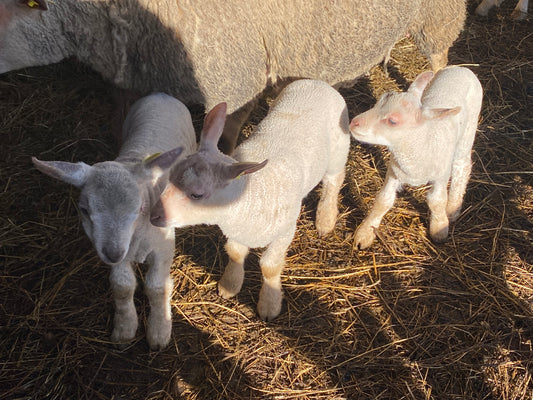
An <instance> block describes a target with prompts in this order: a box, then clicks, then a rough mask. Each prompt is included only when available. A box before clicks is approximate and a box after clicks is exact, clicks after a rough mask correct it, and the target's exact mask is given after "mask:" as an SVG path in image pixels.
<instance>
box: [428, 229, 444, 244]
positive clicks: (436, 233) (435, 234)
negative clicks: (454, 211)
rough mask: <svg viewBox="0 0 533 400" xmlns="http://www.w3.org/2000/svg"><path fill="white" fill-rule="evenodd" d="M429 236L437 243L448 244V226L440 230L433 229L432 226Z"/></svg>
mask: <svg viewBox="0 0 533 400" xmlns="http://www.w3.org/2000/svg"><path fill="white" fill-rule="evenodd" d="M429 235H430V236H431V240H433V242H435V243H444V242H446V241H447V240H448V225H446V226H443V227H440V228H434V227H433V228H431V226H430V232H429Z"/></svg>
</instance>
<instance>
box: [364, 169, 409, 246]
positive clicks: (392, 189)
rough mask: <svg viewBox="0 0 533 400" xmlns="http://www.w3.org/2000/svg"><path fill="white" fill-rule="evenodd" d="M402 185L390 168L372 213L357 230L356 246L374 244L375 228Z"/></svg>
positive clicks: (390, 206)
mask: <svg viewBox="0 0 533 400" xmlns="http://www.w3.org/2000/svg"><path fill="white" fill-rule="evenodd" d="M400 186H401V184H400V181H399V180H398V179H397V178H396V177H395V176H394V174H393V173H392V172H391V170H390V169H389V170H388V171H387V175H386V176H385V184H384V185H383V188H382V189H381V190H380V191H379V193H378V195H377V196H376V200H375V201H374V205H373V206H372V209H371V210H370V213H369V214H368V215H367V217H366V218H365V219H364V221H363V222H362V223H361V225H359V227H358V228H357V230H356V231H355V236H354V244H355V247H358V248H360V249H365V248H367V247H368V246H370V245H371V244H372V242H373V241H374V239H375V237H376V233H375V230H376V229H377V228H378V227H379V224H380V223H381V220H382V219H383V217H384V216H385V214H386V213H387V211H389V210H390V209H391V208H392V206H393V205H394V200H395V199H396V192H397V190H398V189H399V188H400Z"/></svg>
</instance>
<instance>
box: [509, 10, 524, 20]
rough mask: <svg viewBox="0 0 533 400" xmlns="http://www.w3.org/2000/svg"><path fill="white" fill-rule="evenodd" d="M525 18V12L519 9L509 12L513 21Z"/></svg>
mask: <svg viewBox="0 0 533 400" xmlns="http://www.w3.org/2000/svg"><path fill="white" fill-rule="evenodd" d="M526 18H527V13H525V12H523V11H520V10H514V11H513V12H512V13H511V19H514V20H515V21H523V20H525V19H526Z"/></svg>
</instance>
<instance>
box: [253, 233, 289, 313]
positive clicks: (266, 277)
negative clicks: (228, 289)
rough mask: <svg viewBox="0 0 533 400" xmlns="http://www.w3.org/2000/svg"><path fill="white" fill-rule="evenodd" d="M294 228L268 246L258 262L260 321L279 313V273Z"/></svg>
mask: <svg viewBox="0 0 533 400" xmlns="http://www.w3.org/2000/svg"><path fill="white" fill-rule="evenodd" d="M295 231H296V226H294V228H293V229H292V230H291V233H290V234H289V235H286V236H283V237H280V238H278V239H276V240H274V241H273V242H272V243H270V244H269V245H268V247H267V248H266V250H265V252H264V253H263V255H262V256H261V259H260V260H259V265H260V266H261V272H262V274H263V284H262V286H261V291H260V292H259V301H258V303H257V312H258V313H259V316H260V317H261V319H263V320H265V321H272V320H273V319H274V318H276V317H277V316H278V315H279V313H280V312H281V303H282V299H283V293H282V291H281V271H282V270H283V266H284V265H285V255H286V254H287V249H288V248H289V246H290V244H291V242H292V238H293V237H294V232H295Z"/></svg>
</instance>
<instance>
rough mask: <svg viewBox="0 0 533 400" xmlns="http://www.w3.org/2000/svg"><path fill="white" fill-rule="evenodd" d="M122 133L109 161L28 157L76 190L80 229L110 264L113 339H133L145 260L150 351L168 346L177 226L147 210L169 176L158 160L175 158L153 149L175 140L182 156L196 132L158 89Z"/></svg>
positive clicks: (188, 118)
mask: <svg viewBox="0 0 533 400" xmlns="http://www.w3.org/2000/svg"><path fill="white" fill-rule="evenodd" d="M123 137H124V140H125V141H124V144H123V146H122V148H121V150H120V153H119V156H118V158H116V159H115V160H114V161H105V162H101V163H97V164H94V165H93V166H89V165H87V164H85V163H83V162H79V163H70V162H63V161H40V160H38V159H36V158H32V160H33V163H34V165H35V166H36V167H37V169H39V170H40V171H41V172H43V173H45V174H47V175H50V176H52V177H54V178H57V179H60V180H62V181H64V182H67V183H70V184H72V185H74V186H76V187H79V188H80V189H81V194H80V200H79V210H80V213H81V219H82V223H83V227H84V229H85V232H86V233H87V236H89V238H90V239H91V241H92V242H93V244H94V247H95V249H96V251H97V253H98V255H99V257H100V258H101V259H102V261H104V262H105V263H106V264H108V265H110V266H111V274H110V282H111V288H112V290H113V297H114V301H115V318H114V329H113V333H112V335H111V339H112V340H113V341H114V342H125V341H129V340H131V339H133V338H134V337H135V334H136V331H137V325H138V318H137V313H136V311H135V305H134V303H133V294H134V291H135V286H136V279H135V274H134V272H133V269H132V263H133V262H145V261H146V262H147V263H148V264H149V266H150V268H149V270H148V272H147V275H146V294H147V296H148V299H149V301H150V316H149V318H148V327H147V339H148V344H149V345H150V347H151V348H152V349H160V348H163V347H165V346H166V345H167V344H168V342H169V340H170V334H171V328H172V322H171V310H170V296H171V293H172V279H171V278H170V266H171V264H172V259H173V256H174V230H173V229H171V228H157V227H155V226H153V225H152V224H151V223H150V208H151V206H152V205H153V204H155V202H156V201H157V200H158V198H159V195H160V194H161V192H162V190H163V189H164V187H165V185H166V182H167V179H168V176H167V175H166V174H163V173H162V171H161V166H165V164H166V163H169V162H173V161H174V160H175V157H174V155H173V154H169V153H165V155H162V156H160V157H158V158H156V157H155V156H153V155H157V153H161V152H163V151H166V150H168V149H172V148H175V147H177V146H181V147H182V148H183V150H184V153H185V154H188V153H191V152H192V151H193V150H194V148H195V146H196V137H195V133H194V128H193V126H192V121H191V116H190V114H189V111H188V110H187V108H186V107H185V106H184V105H183V104H182V103H181V102H179V101H178V100H176V99H175V98H173V97H170V96H168V95H165V94H162V93H157V94H153V95H150V96H147V97H144V98H142V99H140V100H139V101H137V102H136V103H135V104H134V105H133V106H132V108H131V110H130V112H129V113H128V116H127V118H126V121H125V123H124V128H123ZM150 156H153V157H150ZM155 160H157V165H156V164H155V163H154V161H155Z"/></svg>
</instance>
